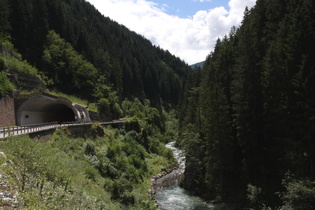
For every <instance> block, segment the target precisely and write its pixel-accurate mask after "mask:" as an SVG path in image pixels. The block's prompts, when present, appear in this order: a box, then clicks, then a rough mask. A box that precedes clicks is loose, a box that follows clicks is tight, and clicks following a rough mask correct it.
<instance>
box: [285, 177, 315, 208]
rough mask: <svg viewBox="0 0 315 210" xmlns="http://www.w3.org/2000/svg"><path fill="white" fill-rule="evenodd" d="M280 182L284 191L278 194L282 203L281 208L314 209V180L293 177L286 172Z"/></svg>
mask: <svg viewBox="0 0 315 210" xmlns="http://www.w3.org/2000/svg"><path fill="white" fill-rule="evenodd" d="M282 184H283V186H284V187H285V188H286V191H285V192H284V193H281V194H280V197H281V199H282V201H283V203H284V206H283V207H282V208H281V209H286V210H287V209H288V210H289V209H292V210H293V209H294V210H299V209H300V210H303V209H315V181H311V180H309V179H295V178H294V177H292V176H291V175H288V174H287V175H286V177H285V178H284V180H283V182H282Z"/></svg>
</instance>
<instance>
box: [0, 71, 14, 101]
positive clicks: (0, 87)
mask: <svg viewBox="0 0 315 210" xmlns="http://www.w3.org/2000/svg"><path fill="white" fill-rule="evenodd" d="M13 87H14V86H13V84H12V83H11V82H10V80H9V79H8V77H7V75H6V74H5V73H4V72H0V98H2V97H4V96H7V95H8V94H9V93H10V92H11V91H12V90H13Z"/></svg>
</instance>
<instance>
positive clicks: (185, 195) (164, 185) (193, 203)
mask: <svg viewBox="0 0 315 210" xmlns="http://www.w3.org/2000/svg"><path fill="white" fill-rule="evenodd" d="M166 147H168V148H170V149H171V150H172V151H173V153H174V156H175V158H176V159H177V161H178V164H179V167H178V169H177V170H174V171H173V172H172V173H170V174H168V175H166V176H163V177H162V178H160V179H158V180H157V182H158V183H157V184H158V185H159V186H160V187H159V188H158V189H157V191H156V193H155V197H154V198H155V200H156V202H157V204H158V206H159V209H161V210H180V209H183V210H184V209H185V210H186V209H187V210H206V209H220V208H219V207H218V206H214V205H211V204H208V203H206V202H205V201H203V200H202V199H201V198H199V197H197V196H193V195H191V194H190V193H189V192H188V191H186V190H185V189H183V188H181V187H180V186H179V182H180V179H181V177H182V175H183V174H184V171H185V155H184V152H183V151H182V150H179V149H177V148H176V147H174V142H171V143H169V144H167V145H166Z"/></svg>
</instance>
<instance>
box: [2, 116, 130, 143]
mask: <svg viewBox="0 0 315 210" xmlns="http://www.w3.org/2000/svg"><path fill="white" fill-rule="evenodd" d="M127 119H129V118H123V119H119V120H113V121H109V122H98V121H74V122H63V123H58V122H50V123H41V124H33V125H26V126H10V127H0V139H4V138H7V137H9V136H18V135H23V134H28V133H35V132H38V131H44V130H50V129H54V128H58V127H70V126H78V125H87V124H93V123H99V124H101V125H111V124H119V123H123V122H124V121H125V120H127Z"/></svg>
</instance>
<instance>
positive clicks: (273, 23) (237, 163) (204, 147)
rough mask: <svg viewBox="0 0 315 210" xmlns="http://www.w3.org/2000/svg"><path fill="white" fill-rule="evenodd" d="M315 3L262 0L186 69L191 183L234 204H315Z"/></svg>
mask: <svg viewBox="0 0 315 210" xmlns="http://www.w3.org/2000/svg"><path fill="white" fill-rule="evenodd" d="M314 6H315V5H314V3H313V2H312V1H311V0H305V1H303V2H299V1H281V0H274V1H266V0H258V1H257V3H256V6H255V7H254V8H253V9H251V10H248V9H246V10H245V13H244V19H243V22H242V25H241V26H240V28H235V27H234V28H232V30H231V32H230V34H228V35H226V36H225V37H224V38H223V39H219V40H218V41H217V44H216V47H215V49H214V51H213V52H212V53H210V54H209V56H208V58H207V60H206V62H205V66H204V69H203V70H202V71H201V72H200V71H199V72H198V71H197V72H193V73H192V74H191V75H190V76H189V78H188V80H187V82H186V86H185V91H184V93H183V94H184V97H183V100H182V102H181V111H180V134H181V136H180V138H179V139H180V140H181V141H178V144H180V145H182V146H183V147H185V149H186V152H187V162H186V164H187V169H186V172H185V183H184V186H185V187H186V188H187V189H188V190H190V191H194V192H195V193H197V194H199V195H202V196H203V197H205V198H206V199H208V200H212V201H217V202H226V203H229V204H231V205H232V206H233V207H235V208H241V207H254V208H258V209H261V208H264V207H268V206H270V207H272V208H280V207H281V206H282V208H283V209H313V208H314V207H315V204H314V193H315V188H314V180H315V167H314V160H315V156H314V154H315V143H314V138H315V132H314V131H315V130H314V128H315V112H314V108H313V107H314V104H315V98H314V94H313V92H314V84H315V77H314V55H315V48H314V47H313V44H311V43H315V36H314V33H315V21H314V18H312V17H313V15H314V11H315V7H314ZM196 151H198V152H196ZM288 172H289V173H290V174H291V175H292V177H294V179H288V178H287V173H288ZM283 180H284V181H283ZM279 195H280V196H279Z"/></svg>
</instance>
